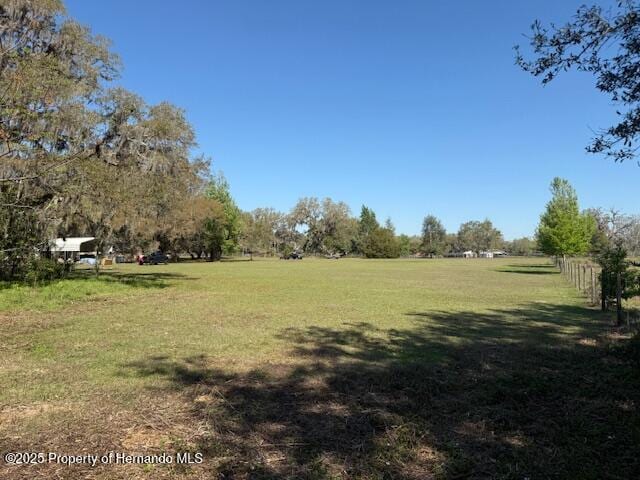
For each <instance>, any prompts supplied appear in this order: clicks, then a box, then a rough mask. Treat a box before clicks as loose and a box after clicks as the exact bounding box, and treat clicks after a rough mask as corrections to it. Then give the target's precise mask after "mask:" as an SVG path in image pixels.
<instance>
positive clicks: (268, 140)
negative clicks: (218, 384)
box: [67, 0, 640, 238]
mask: <svg viewBox="0 0 640 480" xmlns="http://www.w3.org/2000/svg"><path fill="white" fill-rule="evenodd" d="M583 1H584V0H578V1H573V0H563V1H562V2H558V1H557V0H539V1H535V2H514V1H513V0H495V1H485V2H478V1H476V0H461V1H458V2H444V1H426V0H415V1H409V0H404V1H398V2H389V1H372V0H366V1H365V0H358V1H348V2H345V1H344V0H323V1H309V0H286V1H284V0H273V1H269V2H265V1H260V0H251V1H249V0H234V1H226V2H220V1H205V0H183V1H182V2H173V1H172V2H169V1H165V0H153V1H152V0H135V1H133V0H128V1H123V0H109V2H88V1H86V0H67V8H68V11H69V13H70V15H72V16H73V17H75V18H77V19H79V20H80V21H81V22H82V23H85V24H87V25H89V26H90V27H91V28H92V30H93V32H94V33H99V34H102V35H105V36H107V37H109V38H111V39H112V40H113V46H114V50H115V51H117V52H118V53H119V54H120V56H121V57H122V59H123V63H124V70H123V74H122V78H121V80H120V83H122V84H123V85H124V86H125V87H126V88H129V89H131V90H133V91H135V92H137V93H139V94H141V95H142V96H143V97H144V98H145V99H146V100H147V101H148V102H151V103H156V102H159V101H163V100H167V101H170V102H172V103H175V104H177V105H179V106H180V107H182V108H184V109H185V110H186V112H187V116H188V118H189V119H190V121H191V122H192V123H193V125H194V126H195V129H196V133H197V136H198V143H199V151H201V152H203V153H205V154H206V155H208V156H211V157H212V159H213V165H214V169H216V170H222V171H224V173H225V175H226V176H227V178H228V180H229V181H230V183H231V187H232V193H233V195H234V196H235V198H236V200H237V202H238V204H239V205H240V207H241V208H243V209H245V210H251V209H253V208H256V207H264V206H271V207H274V208H277V209H280V210H288V209H289V208H290V207H292V206H293V205H294V204H295V202H296V201H297V199H298V198H300V197H303V196H317V197H325V196H329V197H332V198H333V199H334V200H343V201H345V202H347V203H348V204H349V205H350V206H351V208H352V210H353V211H354V213H355V214H358V213H359V210H360V206H361V205H362V204H363V203H364V204H366V205H368V206H369V207H372V208H373V209H374V210H375V211H376V213H377V215H378V217H379V218H380V219H381V220H384V219H385V218H386V217H391V219H392V220H393V222H394V224H395V225H396V229H397V230H398V232H399V233H408V234H414V233H418V232H419V230H420V225H421V221H422V218H423V217H424V216H425V215H427V214H435V215H436V216H438V217H440V218H441V219H442V221H443V223H444V224H445V226H446V227H447V230H450V231H456V230H457V228H458V226H459V224H460V223H461V222H464V221H467V220H475V219H478V220H481V219H484V218H485V217H488V218H490V219H491V220H492V221H493V222H494V224H495V225H496V226H497V227H498V228H500V229H501V230H502V231H503V233H504V234H505V237H507V238H514V237H519V236H523V235H531V234H532V233H533V232H534V230H535V226H536V224H537V221H538V217H539V215H540V212H541V211H542V209H543V208H544V204H545V203H546V201H547V200H548V197H549V191H548V185H549V183H550V181H551V179H552V178H553V177H554V176H562V177H565V178H567V179H569V181H570V182H571V183H572V184H573V185H574V186H575V188H576V190H577V191H578V195H579V198H580V202H581V206H582V207H591V206H602V207H605V208H608V207H616V208H619V209H621V210H623V211H625V212H628V213H632V212H636V213H638V208H637V207H638V202H637V185H638V179H639V178H640V167H638V166H637V164H635V163H633V162H628V163H625V164H622V165H620V164H615V163H613V162H611V161H610V160H607V159H605V158H603V157H599V156H593V155H589V154H587V153H585V152H584V147H585V145H586V144H587V143H588V142H589V140H590V138H591V137H592V136H593V131H595V130H598V129H599V128H603V127H607V126H608V125H609V124H610V123H611V122H612V121H613V120H614V115H613V111H614V107H612V105H611V104H610V101H609V99H608V98H607V97H606V96H604V95H601V94H600V93H598V92H597V91H596V90H595V88H594V81H593V78H591V77H589V76H588V75H586V74H569V75H567V76H564V77H562V78H559V79H558V80H557V81H556V82H553V83H552V84H551V85H549V86H547V87H544V88H543V87H541V85H540V84H539V82H538V81H537V80H536V79H534V78H532V77H530V76H528V75H527V74H525V73H524V72H522V71H520V70H519V69H518V68H517V67H515V66H514V53H513V49H512V47H513V45H514V44H516V43H524V42H525V39H524V37H523V34H526V33H527V31H528V28H529V25H530V24H531V22H532V21H533V20H534V19H536V18H540V19H542V20H545V21H556V22H563V21H565V20H566V19H568V18H569V16H570V15H571V14H572V13H574V12H575V10H576V8H577V7H578V6H579V5H581V4H582V3H583Z"/></svg>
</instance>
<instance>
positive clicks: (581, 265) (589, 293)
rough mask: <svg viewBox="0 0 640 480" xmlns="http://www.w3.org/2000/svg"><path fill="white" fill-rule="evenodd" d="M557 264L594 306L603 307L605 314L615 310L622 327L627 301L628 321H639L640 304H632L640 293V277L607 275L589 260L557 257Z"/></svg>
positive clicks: (617, 274)
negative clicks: (639, 305)
mask: <svg viewBox="0 0 640 480" xmlns="http://www.w3.org/2000/svg"><path fill="white" fill-rule="evenodd" d="M555 265H556V267H558V268H559V269H560V272H561V273H562V274H563V275H564V276H565V278H566V279H567V280H569V282H571V283H572V284H573V286H574V287H576V288H577V289H578V290H579V291H580V292H582V293H583V294H584V295H585V296H586V297H587V298H588V299H589V300H590V302H591V305H593V306H595V305H600V308H601V309H602V311H606V310H608V309H609V308H613V307H615V310H616V318H617V322H618V325H620V324H622V323H623V322H624V311H623V299H625V298H626V299H627V304H628V305H627V307H630V308H625V310H626V321H627V324H629V323H630V321H631V319H632V317H633V319H634V323H635V322H636V321H637V319H636V317H637V316H638V312H639V310H638V305H637V302H634V304H633V305H632V304H629V301H628V300H629V298H630V297H634V296H635V300H637V299H638V297H637V295H638V292H640V288H639V287H640V284H639V283H638V282H639V281H640V275H637V274H636V275H635V276H628V275H627V276H623V275H622V274H620V273H615V272H608V271H607V272H604V273H603V271H602V268H601V267H600V266H599V265H596V264H594V263H590V262H589V261H586V260H585V259H572V258H560V257H558V258H556V259H555Z"/></svg>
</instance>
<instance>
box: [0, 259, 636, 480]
mask: <svg viewBox="0 0 640 480" xmlns="http://www.w3.org/2000/svg"><path fill="white" fill-rule="evenodd" d="M610 321H611V319H610V316H609V315H608V314H607V315H604V314H601V313H600V312H598V311H597V310H594V309H591V308H589V307H588V306H587V304H586V300H585V299H584V298H582V297H580V296H579V295H578V293H577V292H576V291H575V290H573V289H572V288H571V287H570V286H569V284H568V283H567V282H566V280H564V279H563V278H562V277H561V276H560V275H559V274H558V272H557V271H556V270H555V269H554V268H553V267H552V266H551V265H547V264H546V261H545V260H541V259H495V260H481V259H480V260H462V259H452V260H380V261H375V260H359V259H342V260H339V261H332V260H315V259H305V260H303V261H288V262H285V261H277V260H256V261H253V262H249V261H229V262H222V263H216V264H208V263H184V264H171V265H167V266H137V265H125V266H119V267H117V268H115V269H113V270H110V271H107V272H105V273H104V274H102V276H101V277H100V278H99V279H95V278H92V277H91V276H90V275H89V274H88V273H85V274H83V273H82V272H80V273H78V275H77V278H73V279H69V280H64V281H61V282H56V283H53V284H50V285H46V286H41V287H39V288H35V289H34V288H28V287H18V286H8V285H5V286H3V287H2V289H0V327H1V328H0V452H59V453H61V454H62V453H64V454H74V455H81V454H103V453H107V452H110V451H114V452H125V453H128V454H153V453H161V452H166V453H170V454H174V453H176V452H188V453H192V454H195V453H196V452H199V453H202V455H203V462H202V463H200V464H191V465H182V464H176V463H173V464H171V465H160V464H155V465H114V464H110V465H100V464H99V465H97V466H95V467H90V466H87V465H75V466H65V465H60V464H56V463H45V464H36V465H15V466H11V465H8V464H6V463H5V462H2V460H0V478H39V477H41V478H101V479H112V478H123V479H124V478H138V477H140V478H154V479H156V478H171V479H174V478H175V479H182V478H189V479H192V478H193V479H199V478H224V479H276V478H278V479H280V478H282V479H284V478H291V479H298V478H300V479H346V478H349V479H351V478H353V479H356V478H357V479H407V480H408V479H416V480H417V479H429V478H436V479H452V480H453V479H462V478H512V479H524V478H530V479H537V478H581V479H602V478H612V479H617V478H619V479H622V478H638V476H639V475H640V414H639V412H638V405H639V402H640V388H639V377H638V374H637V371H636V370H634V368H633V367H632V365H630V364H629V363H628V362H627V361H626V359H625V356H624V352H623V351H622V349H621V347H620V346H619V343H620V340H619V338H618V336H617V334H615V332H614V333H612V332H611V331H610V330H611V329H610V326H609V325H610Z"/></svg>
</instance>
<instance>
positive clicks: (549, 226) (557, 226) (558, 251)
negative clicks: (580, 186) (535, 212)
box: [536, 177, 595, 256]
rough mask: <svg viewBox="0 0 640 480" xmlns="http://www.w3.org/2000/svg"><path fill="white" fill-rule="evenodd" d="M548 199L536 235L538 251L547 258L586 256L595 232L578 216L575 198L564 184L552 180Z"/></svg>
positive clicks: (586, 218) (585, 215) (589, 220)
mask: <svg viewBox="0 0 640 480" xmlns="http://www.w3.org/2000/svg"><path fill="white" fill-rule="evenodd" d="M551 195H552V198H551V200H550V201H549V203H547V207H546V210H545V211H544V213H543V214H542V215H541V217H540V223H539V224H538V230H537V233H536V236H537V240H538V245H539V247H540V249H541V250H542V252H543V253H546V254H547V255H563V256H564V255H582V254H584V253H587V252H588V251H589V250H590V247H591V239H592V236H593V234H594V232H595V221H594V219H593V217H592V216H591V215H589V214H588V213H580V209H579V206H578V196H577V194H576V192H575V190H574V189H573V187H572V186H571V184H570V183H569V182H568V181H567V180H565V179H563V178H559V177H556V178H554V179H553V181H552V182H551Z"/></svg>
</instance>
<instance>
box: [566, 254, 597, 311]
mask: <svg viewBox="0 0 640 480" xmlns="http://www.w3.org/2000/svg"><path fill="white" fill-rule="evenodd" d="M555 265H556V267H558V268H559V269H560V272H561V273H562V274H563V275H564V276H565V278H566V279H567V280H569V281H570V282H571V283H572V284H573V286H574V287H576V288H577V289H578V290H579V291H580V292H582V293H584V294H585V295H586V296H587V297H588V298H589V300H590V301H591V304H592V305H598V304H599V303H602V299H603V295H602V285H601V281H600V278H599V274H600V272H601V271H602V269H601V268H600V267H599V266H596V265H593V264H591V263H584V262H580V261H577V260H573V259H569V258H561V257H557V258H556V259H555Z"/></svg>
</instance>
